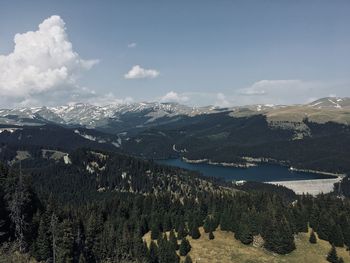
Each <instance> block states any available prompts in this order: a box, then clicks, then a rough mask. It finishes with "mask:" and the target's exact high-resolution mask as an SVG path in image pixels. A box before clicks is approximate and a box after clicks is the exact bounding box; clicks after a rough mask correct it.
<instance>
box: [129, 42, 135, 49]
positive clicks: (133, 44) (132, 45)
mask: <svg viewBox="0 0 350 263" xmlns="http://www.w3.org/2000/svg"><path fill="white" fill-rule="evenodd" d="M136 46H137V43H135V42H132V43H129V44H128V48H135V47H136Z"/></svg>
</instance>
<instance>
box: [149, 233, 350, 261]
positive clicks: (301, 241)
mask: <svg viewBox="0 0 350 263" xmlns="http://www.w3.org/2000/svg"><path fill="white" fill-rule="evenodd" d="M200 232H201V234H202V235H201V238H200V239H198V240H193V239H192V238H189V241H190V243H191V246H192V250H191V252H190V256H191V258H192V260H193V262H198V263H199V262H203V263H206V262H208V263H212V262H217V263H219V262H220V263H226V262H237V263H244V262H246V263H256V262H266V263H280V262H281V263H282V262H291V263H294V262H295V263H316V262H317V263H322V262H324V263H326V262H327V261H326V256H327V253H328V251H329V250H330V248H331V246H330V244H329V243H328V242H327V241H323V240H319V239H318V240H317V244H310V243H309V241H308V239H309V234H306V233H305V234H299V235H298V236H297V237H296V240H295V242H296V246H297V249H296V250H294V251H293V252H292V253H290V254H289V255H276V254H273V253H271V252H268V251H266V250H265V249H263V248H256V247H253V246H252V245H250V246H245V245H243V244H242V243H240V242H239V241H237V240H236V239H235V238H234V237H233V233H231V232H224V231H220V230H217V231H215V232H214V235H215V239H214V240H209V239H208V234H205V233H204V232H203V229H202V228H201V229H200ZM144 239H145V240H146V241H147V243H149V242H150V233H147V234H146V235H145V237H144ZM337 252H338V255H339V256H341V257H343V259H344V261H345V262H350V253H349V251H346V250H345V249H344V248H337Z"/></svg>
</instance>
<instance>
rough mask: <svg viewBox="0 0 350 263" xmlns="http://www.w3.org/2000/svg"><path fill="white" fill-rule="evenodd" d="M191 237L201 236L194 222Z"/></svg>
mask: <svg viewBox="0 0 350 263" xmlns="http://www.w3.org/2000/svg"><path fill="white" fill-rule="evenodd" d="M191 237H192V238H193V239H198V238H200V237H201V233H200V232H199V229H198V226H197V224H196V223H195V222H194V223H193V224H192V229H191Z"/></svg>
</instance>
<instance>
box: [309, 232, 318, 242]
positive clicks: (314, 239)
mask: <svg viewBox="0 0 350 263" xmlns="http://www.w3.org/2000/svg"><path fill="white" fill-rule="evenodd" d="M309 242H310V243H311V244H316V243H317V239H316V235H315V232H314V230H313V229H312V230H311V233H310V238H309Z"/></svg>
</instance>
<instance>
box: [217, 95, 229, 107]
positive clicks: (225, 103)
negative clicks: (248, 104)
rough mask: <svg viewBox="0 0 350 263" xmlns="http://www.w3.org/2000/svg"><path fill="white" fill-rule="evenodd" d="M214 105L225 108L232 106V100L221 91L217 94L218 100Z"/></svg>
mask: <svg viewBox="0 0 350 263" xmlns="http://www.w3.org/2000/svg"><path fill="white" fill-rule="evenodd" d="M214 105H215V106H218V107H222V108H225V107H230V106H232V102H231V101H230V100H229V99H228V98H227V96H226V95H225V94H224V93H221V92H219V93H218V94H216V101H215V103H214Z"/></svg>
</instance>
